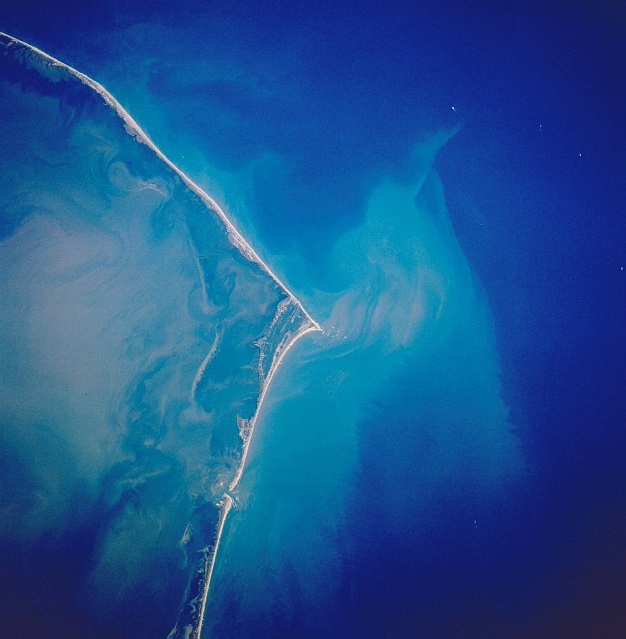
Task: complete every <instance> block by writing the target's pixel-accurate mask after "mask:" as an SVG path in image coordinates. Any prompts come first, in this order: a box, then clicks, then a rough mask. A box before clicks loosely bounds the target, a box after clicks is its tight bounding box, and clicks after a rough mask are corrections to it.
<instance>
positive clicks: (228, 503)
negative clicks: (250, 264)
mask: <svg viewBox="0 0 626 639" xmlns="http://www.w3.org/2000/svg"><path fill="white" fill-rule="evenodd" d="M319 330H320V329H318V328H316V327H314V326H311V325H309V326H307V325H306V324H305V325H304V326H302V327H301V328H300V330H299V331H297V332H296V333H295V334H294V336H293V337H292V338H291V339H290V340H289V341H288V342H287V344H286V345H285V346H284V347H283V348H282V349H280V350H277V351H276V354H275V356H274V361H273V362H272V366H271V368H270V370H269V373H268V375H267V378H266V379H265V381H264V383H263V386H262V388H261V393H260V394H259V402H258V404H257V407H256V410H255V411H254V415H253V416H252V419H251V420H250V432H249V435H248V437H247V439H246V440H245V442H244V445H243V449H242V454H241V460H240V461H239V466H238V467H237V472H236V473H235V477H234V478H233V480H232V481H231V483H230V484H229V485H228V492H227V493H226V494H225V495H224V502H223V504H222V506H221V509H220V519H219V522H218V525H217V529H216V530H217V532H216V536H215V546H214V548H213V552H212V553H211V554H210V555H209V557H207V562H206V564H205V575H206V577H205V582H204V591H203V593H202V602H201V604H200V616H199V622H198V627H197V628H196V629H195V630H194V631H193V634H192V637H193V639H201V636H202V626H203V624H204V611H205V608H206V602H207V599H208V596H209V590H210V588H211V578H212V576H213V569H214V568H215V561H216V558H217V551H218V549H219V545H220V541H221V538H222V532H223V530H224V525H225V524H226V518H227V516H228V513H229V512H230V510H231V508H232V507H233V505H234V503H235V500H234V499H233V498H232V497H231V495H230V493H231V492H232V491H234V490H235V489H236V488H237V485H238V484H239V481H240V480H241V477H242V476H243V471H244V469H245V465H246V461H247V458H248V450H249V448H250V442H251V441H252V437H253V436H254V430H255V428H256V423H257V419H258V417H259V414H260V412H261V409H262V408H263V400H264V399H265V395H266V394H267V391H268V389H269V387H270V384H271V383H272V379H273V377H274V374H275V373H276V370H277V369H278V367H279V366H280V365H281V363H282V361H283V359H284V358H285V355H286V354H287V353H288V352H289V350H290V349H291V347H292V346H294V344H295V343H296V342H297V341H298V340H299V339H300V338H301V337H303V336H304V335H306V334H307V333H312V332H318V331H319Z"/></svg>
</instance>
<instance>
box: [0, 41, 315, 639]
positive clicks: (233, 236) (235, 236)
mask: <svg viewBox="0 0 626 639" xmlns="http://www.w3.org/2000/svg"><path fill="white" fill-rule="evenodd" d="M0 38H6V39H7V40H8V41H9V45H11V44H14V45H18V46H21V47H25V48H26V49H28V50H30V51H32V52H34V53H36V54H37V55H39V56H41V57H42V58H43V59H44V60H45V61H47V62H49V63H50V64H52V65H54V66H59V67H61V68H62V69H65V70H67V71H68V72H69V73H70V74H71V75H73V76H74V77H76V78H77V79H78V80H80V81H81V82H82V83H83V84H85V85H87V86H88V87H90V88H91V89H92V90H94V91H95V92H96V93H97V94H98V95H100V97H102V98H103V100H104V101H105V103H106V104H107V105H108V106H109V107H111V108H112V109H114V110H115V112H116V113H117V115H118V116H119V117H120V119H121V120H122V122H123V123H124V125H125V128H126V132H127V133H128V134H129V135H131V136H133V137H134V138H135V140H136V141H137V142H138V143H140V144H145V145H146V146H148V148H149V149H150V150H151V151H152V152H153V153H155V155H156V156H157V157H158V158H159V159H160V160H161V161H163V162H164V163H165V164H166V165H167V166H168V167H169V168H170V169H171V170H173V171H174V172H175V173H176V174H177V175H178V176H179V177H180V178H181V180H182V181H183V182H184V184H185V185H186V186H187V187H188V188H189V189H190V190H191V191H192V192H193V193H195V194H196V195H197V196H198V197H199V198H200V199H201V200H202V202H203V203H204V204H205V206H207V208H208V209H209V210H211V211H212V212H214V213H216V214H217V216H218V217H219V218H220V219H221V220H222V222H223V223H224V225H225V226H226V230H227V232H228V237H229V240H230V241H231V243H232V244H233V246H235V248H237V249H238V250H239V251H240V252H241V253H242V255H243V256H244V257H246V258H247V259H248V260H250V261H251V262H255V263H256V264H258V266H259V267H260V268H261V269H262V270H264V271H265V272H266V273H267V274H268V275H269V276H270V277H271V278H272V279H273V280H274V282H275V283H276V284H277V285H278V287H279V288H280V289H281V290H282V291H283V292H284V293H285V294H286V295H287V297H288V298H289V300H290V301H291V302H292V303H293V304H294V305H295V306H296V307H297V308H298V309H299V310H300V311H301V312H302V314H303V315H304V320H305V321H304V322H303V324H302V326H301V327H300V328H299V329H298V330H297V331H296V332H295V333H294V335H293V336H292V337H291V338H290V339H288V340H287V341H286V343H285V344H283V345H281V344H279V345H278V347H277V349H276V351H275V352H274V357H273V358H272V364H271V366H270V369H269V371H268V373H267V377H266V378H265V379H263V383H262V386H261V391H260V393H259V400H258V402H257V406H256V410H255V412H254V415H253V416H252V419H251V420H250V429H249V432H248V435H247V437H246V438H244V439H243V446H242V452H241V459H240V461H239V464H238V467H237V471H236V473H235V476H234V478H233V480H232V481H231V482H230V484H229V485H228V490H227V492H226V493H225V494H224V498H223V502H222V504H221V506H220V517H219V521H218V524H217V527H216V537H215V544H214V546H213V550H212V552H211V553H209V554H207V557H206V559H205V568H204V573H205V582H204V588H203V593H202V600H201V603H200V615H199V617H198V623H197V626H196V627H195V628H194V629H193V630H192V634H191V637H193V639H200V635H201V633H202V626H203V623H204V612H205V608H206V603H207V599H208V595H209V590H210V585H211V578H212V575H213V570H214V568H215V563H216V557H217V552H218V549H219V544H220V540H221V537H222V533H223V530H224V526H225V523H226V519H227V516H228V513H229V512H230V510H231V508H232V507H233V506H234V505H235V499H234V498H233V496H231V494H230V493H232V491H234V490H235V489H236V488H237V485H238V484H239V481H240V480H241V477H242V475H243V471H244V469H245V465H246V461H247V457H248V450H249V447H250V442H251V441H252V437H253V435H254V430H255V427H256V423H257V419H258V416H259V414H260V411H261V409H262V407H263V402H264V399H265V396H266V394H267V391H268V389H269V386H270V384H271V382H272V379H273V377H274V374H275V373H276V370H277V369H278V367H279V366H280V364H281V363H282V361H283V359H284V357H285V355H286V354H287V353H288V352H289V350H290V349H291V347H292V346H293V345H294V344H295V343H296V342H297V341H298V340H299V339H300V338H301V337H303V336H304V335H306V334H307V333H311V332H322V333H323V329H322V327H321V326H320V325H319V324H318V322H316V321H315V320H314V319H313V318H312V317H311V316H310V315H309V313H308V312H307V311H306V309H305V308H304V307H303V305H302V303H301V302H300V300H298V298H297V297H296V296H295V295H294V294H293V293H292V292H291V290H290V289H289V288H288V287H287V286H286V285H285V284H284V283H283V282H282V281H281V280H280V278H279V277H278V276H277V275H276V274H275V273H274V272H273V271H272V270H271V269H270V268H269V266H268V265H267V264H266V263H265V262H264V261H263V260H262V259H261V257H260V256H259V255H258V253H257V252H256V251H255V250H254V249H253V248H252V246H250V244H249V243H248V242H247V241H246V240H245V239H244V237H243V236H242V235H241V233H240V232H239V231H238V229H237V228H236V227H235V225H234V224H233V223H232V222H231V220H230V219H229V218H228V217H227V215H226V214H225V213H224V211H223V210H222V208H221V207H220V206H219V204H218V203H217V202H216V201H215V200H214V199H213V198H212V197H211V196H210V195H209V194H208V193H207V192H206V191H204V190H203V189H202V188H201V187H200V186H199V185H198V184H196V183H195V182H194V181H193V180H192V179H191V178H190V177H189V176H188V175H187V174H186V173H185V172H184V171H182V170H181V169H180V168H178V166H176V165H175V164H174V163H173V162H172V161H171V160H170V159H169V158H168V157H167V156H166V155H165V154H164V153H163V152H162V151H161V150H160V149H159V147H158V146H157V145H156V144H155V143H154V142H153V141H152V140H151V139H150V137H149V136H148V134H147V133H146V132H145V131H144V130H143V129H142V128H141V127H140V126H139V124H138V123H137V122H136V121H135V120H134V119H133V117H132V116H131V115H130V114H129V113H128V111H127V110H126V109H125V108H124V107H123V106H122V105H121V104H120V103H119V102H118V101H117V99H116V98H115V97H114V96H113V95H112V94H111V93H109V91H107V89H105V88H104V86H102V85H101V84H100V83H98V82H96V81H95V80H93V79H92V78H90V77H89V76H87V75H85V74H84V73H81V72H80V71H78V70H76V69H74V68H73V67H71V66H70V65H68V64H65V63H64V62H61V61H60V60H58V59H57V58H54V57H53V56H51V55H49V54H48V53H46V52H45V51H42V50H41V49H38V48H37V47H35V46H33V45H31V44H29V43H28V42H25V41H23V40H20V39H18V38H15V37H13V36H11V35H9V34H7V33H4V32H2V31H0ZM216 340H217V337H216ZM215 346H216V344H215V343H214V347H213V348H212V349H211V350H210V351H209V354H208V355H207V356H206V357H205V358H204V360H203V362H202V365H201V367H200V369H199V371H198V373H197V375H196V379H195V380H194V385H193V388H192V395H193V393H194V392H195V385H196V384H197V381H198V377H200V378H201V376H202V374H203V373H204V369H205V368H206V365H207V364H208V361H209V360H210V358H211V356H212V354H213V351H214V348H215ZM175 630H176V626H175V627H174V629H173V632H174V631H175Z"/></svg>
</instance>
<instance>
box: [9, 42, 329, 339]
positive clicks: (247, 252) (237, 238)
mask: <svg viewBox="0 0 626 639" xmlns="http://www.w3.org/2000/svg"><path fill="white" fill-rule="evenodd" d="M0 36H1V37H5V38H7V39H9V40H10V41H11V42H13V43H15V44H18V45H21V46H24V47H27V48H28V49H30V50H31V51H35V52H36V53H38V54H39V55H40V56H42V57H43V58H44V59H45V60H47V61H48V62H50V63H51V64H53V65H55V66H60V67H61V68H63V69H66V70H67V71H69V72H70V73H71V74H72V75H74V76H75V77H77V78H78V79H79V80H80V81H81V82H83V83H84V84H86V85H87V86H89V87H91V88H92V89H93V90H94V91H95V92H96V93H98V94H99V95H100V96H101V97H102V98H103V99H104V101H105V102H106V103H107V104H108V105H109V106H110V107H112V108H113V109H114V110H115V112H116V113H117V114H118V115H119V116H120V118H121V119H122V120H123V121H124V123H125V124H126V126H127V127H128V128H130V129H131V131H129V133H131V132H132V134H133V135H134V136H135V138H136V139H138V141H140V142H143V143H144V144H146V146H148V147H149V148H150V149H151V150H152V151H153V152H154V153H155V154H156V155H157V157H158V158H159V159H161V160H162V161H163V162H165V164H167V165H168V166H169V167H170V168H171V169H172V170H173V171H174V172H175V173H176V174H177V175H178V176H179V177H180V178H181V179H182V180H183V182H184V183H185V184H186V185H187V186H188V187H189V188H190V189H191V190H192V191H193V192H194V193H195V194H196V195H197V196H198V197H199V198H200V199H201V200H202V201H203V202H204V203H205V204H206V205H207V206H208V208H210V209H212V210H213V211H214V212H215V213H217V215H218V216H219V217H220V219H221V220H222V222H224V224H225V225H226V229H227V230H228V235H229V237H230V239H231V242H232V243H233V244H234V245H235V246H236V247H237V248H238V249H239V250H240V251H241V253H242V254H243V255H244V256H245V257H247V258H248V259H249V260H250V261H252V262H256V263H257V264H258V265H259V266H260V267H261V268H262V269H263V270H264V271H265V272H266V273H267V274H268V275H269V276H270V277H271V278H272V279H273V280H274V281H275V282H276V283H277V284H278V286H280V288H282V289H283V291H285V293H286V294H287V295H288V296H289V297H290V298H291V299H292V300H293V302H294V303H295V304H296V305H297V306H298V308H299V309H300V310H301V311H302V312H303V313H304V315H305V316H306V318H307V319H308V320H309V321H310V322H311V324H312V325H313V326H314V327H315V329H316V330H320V331H321V330H322V329H321V327H320V325H319V324H318V323H317V322H316V321H315V320H314V319H313V318H312V317H311V316H310V315H309V314H308V313H307V311H306V310H305V308H304V307H303V306H302V303H301V302H300V300H298V298H297V297H296V296H295V295H294V294H293V293H292V292H291V290H290V289H289V288H288V287H287V286H286V285H285V284H284V283H283V282H282V281H281V280H280V278H279V277H278V276H277V275H276V274H275V273H274V272H273V271H272V269H270V267H269V266H268V265H267V264H266V263H265V262H264V261H263V260H262V259H261V257H260V256H259V255H258V253H257V252H256V251H255V250H254V249H253V248H252V247H251V246H250V244H249V243H248V242H247V241H246V240H245V239H244V237H243V236H242V235H241V233H240V232H239V231H238V230H237V228H236V227H235V225H234V224H233V223H232V222H231V221H230V219H229V218H228V217H227V215H226V213H224V211H223V210H222V208H221V207H220V206H219V204H218V203H217V202H216V201H215V200H214V199H213V198H212V197H211V196H210V195H209V194H208V193H207V192H206V191H204V189H202V188H201V187H200V186H199V185H198V184H196V183H195V182H194V181H193V180H192V179H191V178H190V177H189V176H188V175H187V174H186V173H185V172H184V171H182V170H181V169H180V168H178V166H176V165H175V164H174V163H173V162H172V161H171V160H170V159H169V158H168V157H167V156H166V155H165V154H164V153H163V151H161V149H159V147H158V146H157V145H156V144H155V143H154V142H153V141H152V140H151V139H150V137H149V136H148V134H147V133H146V132H145V131H144V130H143V129H142V128H141V127H140V126H139V124H138V123H137V122H136V121H135V120H134V119H133V117H132V116H131V115H130V113H128V111H126V109H125V108H124V107H123V106H122V105H121V104H120V103H119V102H118V101H117V99H116V98H115V97H114V96H113V95H112V94H111V93H109V91H107V90H106V89H105V88H104V87H103V86H102V85H101V84H100V83H98V82H96V81H95V80H93V79H92V78H90V77H89V76H88V75H85V74H84V73H81V72H80V71H78V70H77V69H74V67H71V66H69V65H68V64H65V63H64V62H61V61H60V60H57V59H56V58H54V57H52V56H51V55H50V54H48V53H46V52H45V51H42V50H41V49H38V48H37V47H35V46H33V45H32V44H29V43H28V42H24V41H23V40H19V39H18V38H14V37H13V36H11V35H9V34H8V33H4V32H2V31H0Z"/></svg>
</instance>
